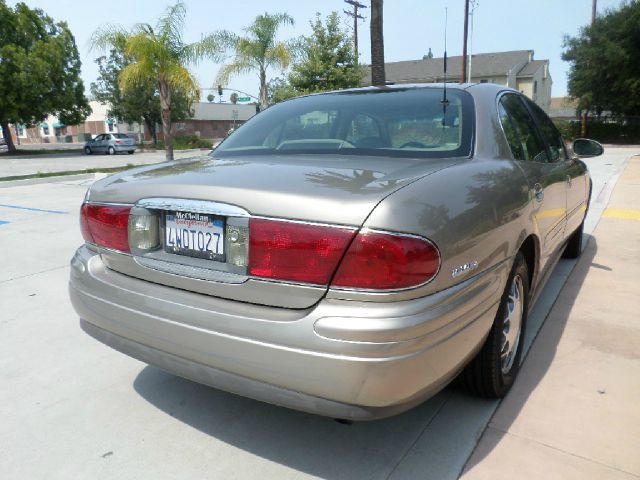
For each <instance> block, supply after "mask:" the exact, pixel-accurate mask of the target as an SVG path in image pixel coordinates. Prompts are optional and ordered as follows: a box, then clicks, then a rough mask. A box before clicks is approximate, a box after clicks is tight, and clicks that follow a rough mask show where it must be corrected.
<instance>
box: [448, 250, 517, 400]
mask: <svg viewBox="0 0 640 480" xmlns="http://www.w3.org/2000/svg"><path fill="white" fill-rule="evenodd" d="M528 308H529V275H528V269H527V262H526V260H525V258H524V255H523V254H522V253H521V252H518V254H517V255H516V258H515V261H514V263H513V268H512V269H511V273H510V275H509V280H508V281H507V286H506V288H505V291H504V293H503V294H502V298H501V300H500V306H499V308H498V313H497V314H496V318H495V320H494V321H493V325H492V327H491V331H490V332H489V336H488V337H487V340H486V341H485V343H484V345H483V346H482V349H481V350H480V352H478V354H477V355H476V357H475V358H474V359H473V360H472V361H471V363H470V364H469V365H467V367H466V368H465V369H464V370H463V371H462V373H461V374H460V376H459V377H458V383H459V384H460V385H461V386H462V387H463V388H464V389H465V390H467V391H469V392H470V393H473V394H475V395H479V396H481V397H490V398H502V397H504V396H505V395H506V394H507V392H508V391H509V389H510V388H511V385H513V382H514V381H515V379H516V376H517V375H518V371H519V370H520V359H521V358H522V348H523V344H524V335H525V330H526V329H525V327H526V324H527V312H528Z"/></svg>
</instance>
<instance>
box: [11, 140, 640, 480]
mask: <svg viewBox="0 0 640 480" xmlns="http://www.w3.org/2000/svg"><path fill="white" fill-rule="evenodd" d="M632 153H637V152H635V151H632V150H629V149H609V150H608V151H607V153H606V155H605V156H603V157H600V158H596V159H591V160H589V161H588V163H589V165H590V168H591V171H592V174H593V177H594V194H593V198H594V202H593V203H592V207H591V209H590V213H589V215H590V217H589V221H588V223H587V231H588V232H589V233H590V232H592V231H593V228H594V226H595V225H596V224H597V221H598V219H599V216H600V215H601V213H602V211H603V209H604V206H606V204H607V202H608V199H609V196H610V194H611V191H612V184H614V183H615V180H616V178H617V175H619V173H620V171H621V168H622V166H623V163H624V161H625V159H626V158H627V157H628V156H629V155H631V154H632ZM92 158H93V157H89V159H92ZM104 158H109V157H104ZM124 158H125V159H127V160H128V158H127V157H126V156H124ZM129 158H130V157H129ZM134 159H135V156H134ZM89 183H90V182H84V183H83V182H79V181H69V182H62V183H60V182H58V183H44V184H40V185H32V186H20V187H8V188H1V189H0V245H2V250H1V251H2V253H0V258H1V260H2V269H0V305H1V310H0V385H1V388H0V452H2V453H1V455H0V472H2V474H1V477H2V478H3V479H5V478H6V479H26V478H34V479H35V478H47V479H68V478H103V479H111V478H113V479H118V480H123V479H140V478H153V479H175V478H180V479H204V478H223V479H227V478H234V479H255V478H261V479H267V478H273V479H288V478H291V479H294V478H295V479H300V478H325V479H353V478H358V479H413V478H421V479H437V480H445V479H454V478H458V476H459V475H460V472H461V471H462V469H463V468H464V466H465V463H466V462H467V460H468V458H469V456H470V455H471V453H472V451H473V450H474V448H475V447H476V444H477V442H478V439H479V438H480V436H481V435H482V433H483V432H484V431H485V428H486V426H487V424H488V422H489V420H490V419H491V417H492V415H493V413H494V411H495V409H496V407H497V405H498V402H497V401H491V400H482V399H477V398H473V397H470V396H467V395H465V394H462V393H459V392H457V391H455V390H454V389H452V388H448V389H446V390H444V391H443V392H441V393H440V394H438V395H437V396H436V397H434V398H432V399H431V400H429V401H427V402H425V403H424V404H422V405H421V406H419V407H417V408H415V409H413V410H411V411H409V412H407V413H405V414H402V415H399V416H397V417H393V418H390V419H386V420H381V421H377V422H370V423H357V424H352V425H343V424H339V423H337V422H335V421H333V420H331V419H328V418H323V417H317V416H313V415H308V414H304V413H299V412H295V411H290V410H286V409H283V408H279V407H274V406H271V405H267V404H263V403H260V402H257V401H253V400H249V399H245V398H241V397H237V396H234V395H231V394H227V393H224V392H221V391H217V390H214V389H212V388H208V387H205V386H202V385H199V384H196V383H193V382H190V381H187V380H184V379H181V378H177V377H174V376H172V375H169V374H166V373H164V372H162V371H160V370H158V369H156V368H153V367H150V366H146V365H145V364H142V363H140V362H138V361H136V360H133V359H131V358H129V357H126V356H124V355H122V354H120V353H118V352H115V351H113V350H111V349H109V348H107V347H105V346H104V345H102V344H99V343H98V342H96V341H94V340H93V339H91V338H90V337H88V336H87V335H85V334H84V333H83V332H82V331H81V330H80V328H79V327H78V320H77V317H76V314H75V312H74V311H73V309H72V308H71V305H70V304H69V301H68V298H67V279H68V273H69V272H68V266H67V265H68V261H69V259H70V258H71V256H72V255H73V252H74V250H75V248H76V247H77V246H78V245H80V244H81V242H82V239H81V236H80V232H79V228H78V208H79V205H80V203H81V201H82V198H83V196H84V193H85V191H86V188H87V186H88V184H89ZM574 264H575V262H573V261H568V260H562V261H561V262H560V264H559V265H558V267H557V269H556V271H555V273H554V274H553V276H552V278H551V280H550V281H549V283H548V284H547V287H546V288H545V290H544V292H543V294H542V296H541V297H540V300H539V301H538V303H537V304H536V306H535V308H534V310H533V311H532V313H531V315H530V318H529V322H530V323H529V327H528V328H529V330H528V332H527V348H528V347H529V346H530V345H531V344H532V342H533V340H534V338H535V336H536V334H537V332H538V330H539V329H540V326H541V325H542V323H543V322H544V320H545V318H546V317H547V315H548V313H549V311H550V310H551V307H552V306H553V304H554V302H555V301H556V298H557V296H558V292H559V291H560V289H561V288H562V286H563V285H564V282H565V281H566V279H567V277H568V275H569V273H570V272H571V270H572V268H573V266H574ZM529 361H531V360H530V359H529V358H528V359H527V360H526V362H529ZM526 362H525V364H526Z"/></svg>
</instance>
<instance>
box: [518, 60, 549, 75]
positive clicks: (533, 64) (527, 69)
mask: <svg viewBox="0 0 640 480" xmlns="http://www.w3.org/2000/svg"><path fill="white" fill-rule="evenodd" d="M547 63H549V60H531V61H530V62H529V63H527V64H526V65H525V66H524V68H523V69H522V70H520V71H519V72H518V77H533V76H534V75H535V73H536V72H537V71H538V69H539V68H543V67H544V66H545V64H547Z"/></svg>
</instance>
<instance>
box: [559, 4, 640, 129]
mask: <svg viewBox="0 0 640 480" xmlns="http://www.w3.org/2000/svg"><path fill="white" fill-rule="evenodd" d="M638 46H640V2H624V3H623V4H622V5H621V6H620V7H619V8H618V9H616V10H609V11H608V12H607V13H606V14H605V15H602V16H599V17H597V18H596V20H595V22H594V23H593V25H590V26H587V27H583V28H582V29H581V30H580V32H579V34H578V35H577V36H575V37H565V39H564V49H565V50H564V53H563V54H562V59H563V60H565V61H567V62H569V63H570V64H571V66H570V69H569V74H568V79H569V81H568V90H569V95H570V96H572V97H574V98H579V105H578V107H579V108H581V109H584V108H587V109H591V110H593V111H596V112H597V113H598V114H599V113H601V112H603V111H609V112H612V113H613V114H614V115H617V116H631V115H640V48H638Z"/></svg>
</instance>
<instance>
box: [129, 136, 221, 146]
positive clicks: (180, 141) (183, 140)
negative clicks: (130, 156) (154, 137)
mask: <svg viewBox="0 0 640 480" xmlns="http://www.w3.org/2000/svg"><path fill="white" fill-rule="evenodd" d="M138 146H139V147H140V148H144V149H146V150H164V142H163V141H158V144H157V145H154V144H153V143H152V144H146V143H145V144H144V145H138ZM212 146H213V140H206V139H203V138H199V137H196V136H195V135H191V136H187V137H174V139H173V149H174V150H191V149H193V148H211V147H212Z"/></svg>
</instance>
